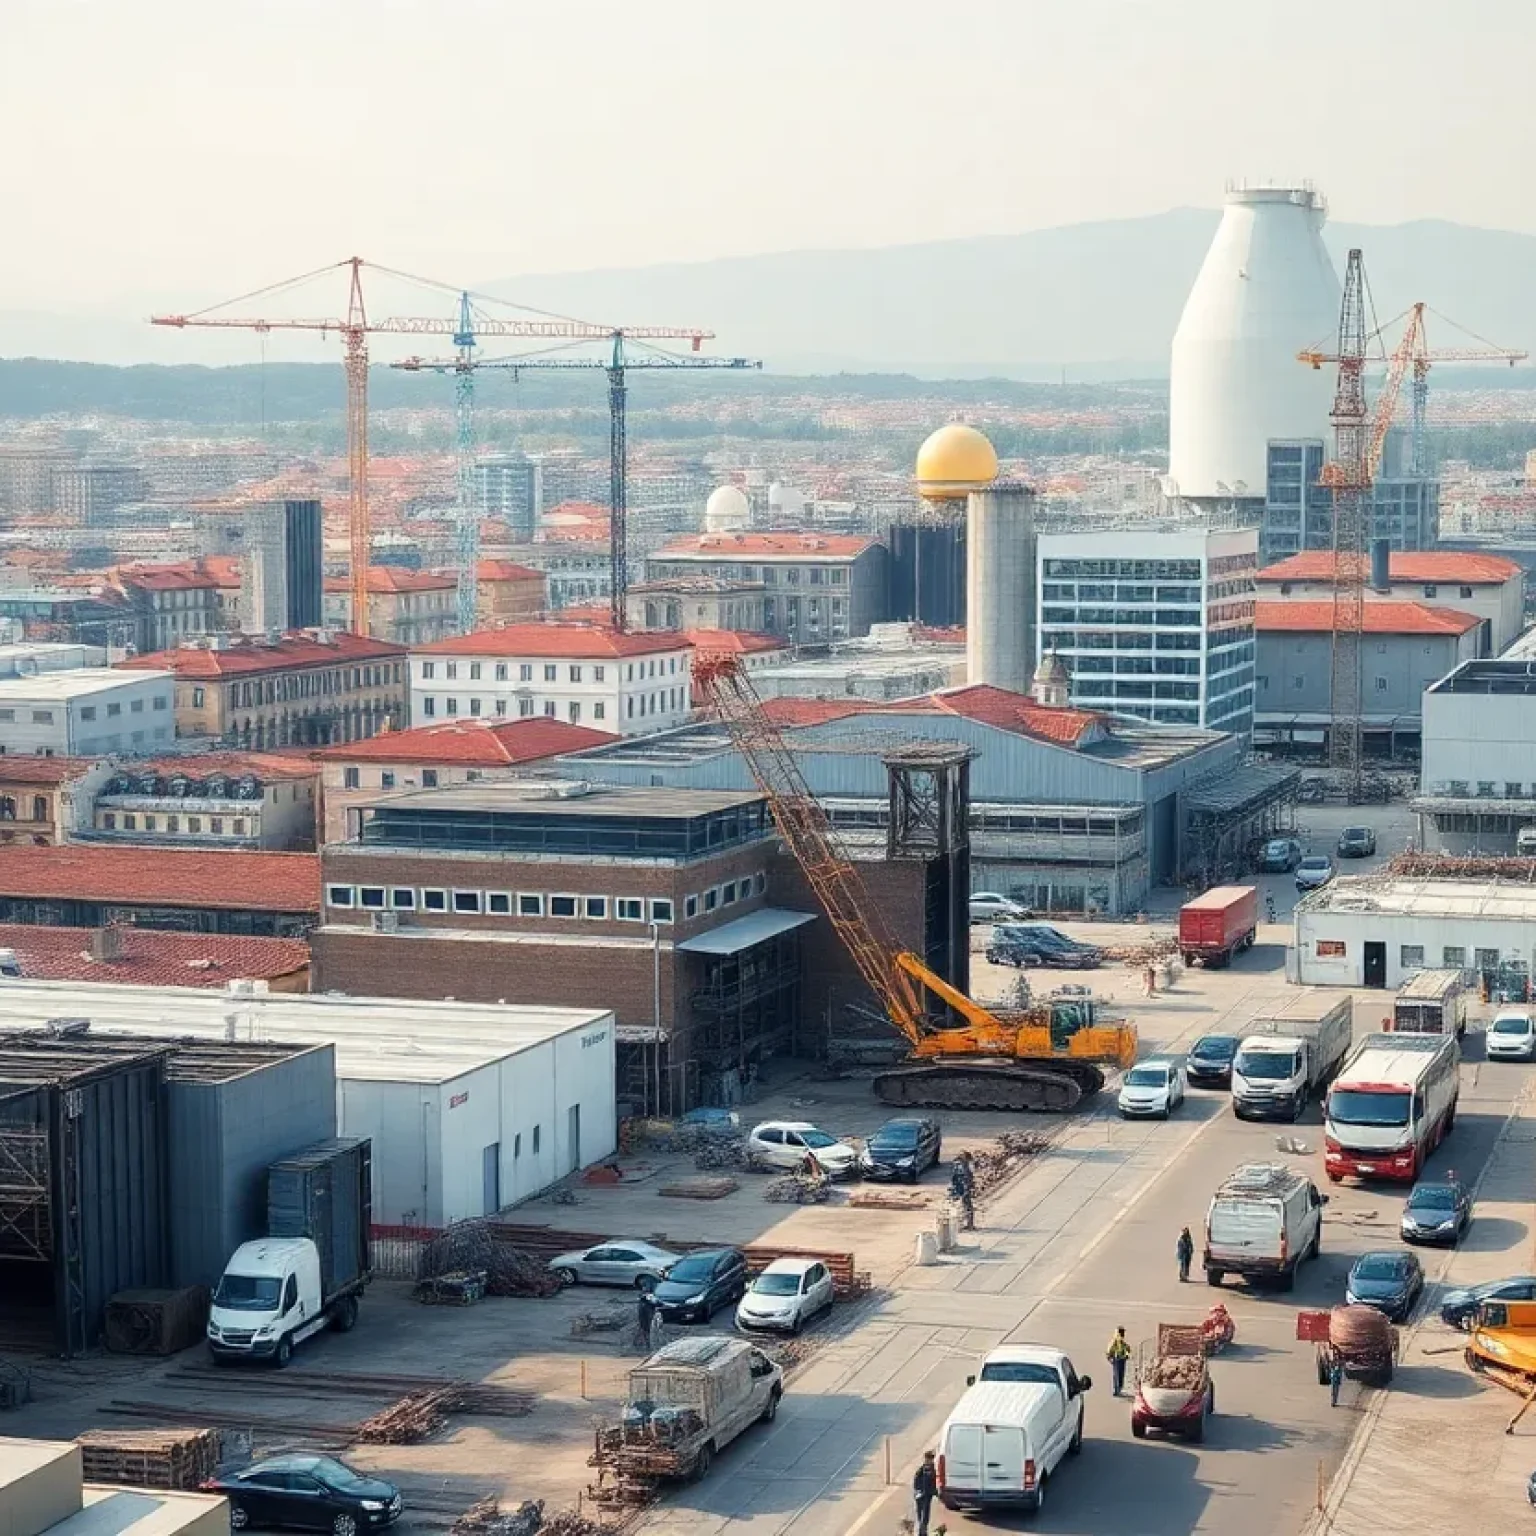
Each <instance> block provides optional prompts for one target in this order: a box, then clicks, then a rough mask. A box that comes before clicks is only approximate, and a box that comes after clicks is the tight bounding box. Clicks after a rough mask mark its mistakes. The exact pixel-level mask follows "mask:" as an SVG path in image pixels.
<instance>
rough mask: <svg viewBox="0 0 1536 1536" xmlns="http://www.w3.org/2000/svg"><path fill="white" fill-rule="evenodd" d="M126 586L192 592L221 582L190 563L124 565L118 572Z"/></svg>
mask: <svg viewBox="0 0 1536 1536" xmlns="http://www.w3.org/2000/svg"><path fill="white" fill-rule="evenodd" d="M116 576H117V580H118V581H119V582H120V583H121V584H122V585H123V586H125V587H142V588H143V589H144V590H145V591H146V592H192V591H208V590H210V589H214V588H217V587H218V585H219V583H218V582H217V581H216V580H215V579H214V577H213V576H211V575H210V574H209V573H208V572H206V571H201V572H200V571H196V570H194V569H193V568H192V566H191V565H190V564H182V565H133V566H123V567H121V568H120V569H119V570H118V571H117V572H116Z"/></svg>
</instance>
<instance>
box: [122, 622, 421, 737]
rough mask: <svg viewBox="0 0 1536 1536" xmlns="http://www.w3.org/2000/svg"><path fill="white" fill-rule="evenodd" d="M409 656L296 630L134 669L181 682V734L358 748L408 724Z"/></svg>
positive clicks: (155, 659) (159, 658) (167, 655)
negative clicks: (375, 736) (356, 745)
mask: <svg viewBox="0 0 1536 1536" xmlns="http://www.w3.org/2000/svg"><path fill="white" fill-rule="evenodd" d="M404 658H405V652H404V650H403V649H402V648H401V647H400V646H398V645H392V644H390V643H389V642H388V641H387V640H374V639H367V638H364V637H363V636H362V635H353V634H341V633H337V632H336V631H333V630H325V629H315V630H296V631H294V632H293V633H292V634H288V635H283V636H281V637H280V638H278V639H277V640H274V641H270V642H269V641H263V640H231V639H228V638H226V637H225V636H222V635H215V636H212V637H210V638H209V639H207V640H205V641H203V642H202V643H201V644H197V645H190V646H182V647H180V648H179V649H177V650H173V651H158V652H153V653H151V654H150V655H148V656H135V657H134V658H133V659H132V660H130V661H126V662H123V663H122V665H123V666H125V667H149V668H163V669H164V670H165V671H168V672H171V673H173V674H174V675H175V678H176V734H177V735H178V736H205V737H210V738H212V739H213V740H214V741H217V742H220V743H222V744H223V745H224V746H227V747H231V748H237V749H239V750H240V751H242V752H251V751H256V752H260V751H270V750H271V749H272V748H274V747H289V746H329V745H331V744H332V743H333V742H338V741H358V740H360V739H362V738H364V737H368V736H372V735H373V734H374V733H375V732H376V731H379V730H381V729H383V727H384V726H385V725H386V723H394V724H398V723H400V722H402V721H403V720H404V719H405V717H406V678H405V661H404Z"/></svg>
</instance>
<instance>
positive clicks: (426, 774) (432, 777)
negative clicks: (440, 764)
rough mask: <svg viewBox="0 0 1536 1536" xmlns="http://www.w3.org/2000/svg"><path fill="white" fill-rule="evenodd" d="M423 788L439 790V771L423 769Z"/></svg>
mask: <svg viewBox="0 0 1536 1536" xmlns="http://www.w3.org/2000/svg"><path fill="white" fill-rule="evenodd" d="M421 787H422V788H423V789H436V788H437V769H436V768H423V769H422V770H421Z"/></svg>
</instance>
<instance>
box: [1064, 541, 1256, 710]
mask: <svg viewBox="0 0 1536 1536" xmlns="http://www.w3.org/2000/svg"><path fill="white" fill-rule="evenodd" d="M1258 550H1259V542H1258V530H1257V529H1254V528H1243V529H1235V530H1231V531H1225V532H1212V531H1206V530H1202V529H1187V528H1158V527H1121V528H1116V529H1114V530H1113V531H1109V530H1101V531H1099V532H1095V533H1042V534H1041V535H1040V536H1039V543H1038V549H1037V554H1036V577H1037V581H1038V596H1037V600H1038V611H1039V614H1040V647H1039V649H1040V653H1041V654H1042V655H1044V654H1046V653H1047V652H1054V653H1055V654H1056V655H1057V656H1058V657H1060V659H1061V660H1062V661H1063V662H1064V663H1065V665H1066V668H1067V672H1068V675H1069V677H1070V679H1071V702H1072V703H1073V704H1074V705H1076V706H1078V707H1079V708H1082V709H1096V710H1104V711H1106V712H1110V713H1115V714H1121V715H1130V716H1133V717H1135V718H1137V719H1141V720H1147V721H1151V722H1153V723H1154V724H1158V725H1197V726H1202V727H1206V728H1208V729H1212V730H1222V731H1232V732H1234V733H1236V734H1239V735H1246V734H1248V733H1249V732H1250V731H1251V730H1252V728H1253V697H1254V578H1255V576H1256V575H1257V572H1258V558H1259V557H1258Z"/></svg>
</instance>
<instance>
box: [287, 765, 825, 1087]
mask: <svg viewBox="0 0 1536 1536" xmlns="http://www.w3.org/2000/svg"><path fill="white" fill-rule="evenodd" d="M776 847H777V839H776V835H775V833H774V830H773V826H772V822H771V820H770V818H769V816H768V811H767V806H766V804H765V802H764V801H763V798H762V796H761V795H759V794H756V793H742V792H724V793H718V792H706V791H685V792H678V791H675V790H650V789H639V788H636V789H615V788H611V787H607V786H591V785H584V784H577V783H570V782H567V783H563V784H562V783H559V782H543V783H539V782H530V783H527V784H523V785H515V784H499V785H478V784H477V785H464V786H462V787H460V788H456V789H439V790H435V791H422V792H418V793H415V794H406V795H400V796H398V797H395V798H392V799H385V800H382V801H378V802H376V803H375V804H374V805H373V806H372V807H371V808H370V809H368V810H367V811H365V812H364V819H363V822H362V826H361V832H360V835H359V836H358V837H357V838H354V839H352V840H349V841H347V842H344V843H335V844H331V845H329V846H327V847H326V848H325V849H324V850H323V852H322V855H321V859H322V884H323V892H324V900H325V912H324V922H323V924H322V926H321V927H320V928H319V929H318V930H316V932H315V933H314V935H313V936H312V946H313V952H314V964H315V979H314V985H315V987H316V990H319V991H341V992H351V993H359V994H367V993H374V994H378V993H387V994H392V995H397V996H402V997H419V998H440V997H456V998H462V999H464V1000H466V1001H470V1002H481V1001H483V1002H495V1001H497V1000H500V999H505V1000H506V1001H507V1002H515V1003H525V1004H544V1005H553V1006H560V1007H564V1006H578V1000H581V1004H580V1005H584V1006H593V1007H604V1008H612V1009H613V1010H614V1012H615V1014H616V1016H617V1019H618V1024H619V1041H620V1058H619V1066H620V1092H621V1094H623V1095H625V1096H626V1097H628V1098H630V1099H631V1100H633V1101H634V1102H636V1103H651V1104H653V1105H654V1104H655V1103H656V1091H655V1084H656V1082H657V1078H658V1074H659V1078H660V1082H661V1084H662V1091H661V1096H660V1098H661V1106H662V1107H663V1108H673V1109H675V1108H683V1107H686V1106H688V1105H690V1104H693V1103H696V1102H698V1101H699V1100H700V1099H701V1098H704V1099H708V1100H711V1101H719V1100H721V1099H727V1100H728V1099H730V1098H731V1097H732V1096H733V1094H734V1092H735V1089H734V1087H733V1085H734V1084H737V1083H739V1080H740V1077H741V1075H742V1074H743V1073H745V1072H746V1071H748V1070H749V1069H750V1068H751V1067H752V1066H753V1065H754V1064H755V1063H756V1062H758V1061H760V1060H761V1059H762V1058H763V1057H765V1056H767V1055H771V1054H774V1053H776V1052H780V1051H787V1050H790V1049H794V1048H797V1047H800V1046H802V1045H803V1043H804V1042H802V1041H801V1039H800V1034H801V1031H802V1021H801V1017H800V1008H799V995H800V974H801V966H800V949H799V931H800V930H801V929H802V928H804V927H806V926H807V925H810V924H813V923H815V922H817V921H818V919H817V918H816V917H815V915H814V912H815V909H814V907H809V906H806V907H801V908H799V909H797V910H785V909H784V908H782V907H779V906H777V905H775V904H774V903H773V901H772V898H771V896H770V892H769V870H770V866H771V864H772V862H773V859H774V854H775V850H776ZM658 1021H659V1024H660V1042H659V1044H660V1049H659V1050H658V1048H657V1046H658V1041H657V1031H656V1026H657V1023H658Z"/></svg>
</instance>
